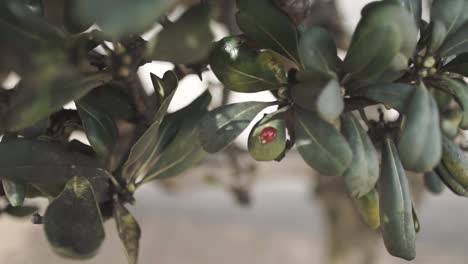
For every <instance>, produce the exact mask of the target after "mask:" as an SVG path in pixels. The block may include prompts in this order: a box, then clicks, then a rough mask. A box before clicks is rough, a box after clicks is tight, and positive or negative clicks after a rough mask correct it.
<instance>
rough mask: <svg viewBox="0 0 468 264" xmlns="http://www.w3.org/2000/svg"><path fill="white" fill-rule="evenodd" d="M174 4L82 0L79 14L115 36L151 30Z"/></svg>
mask: <svg viewBox="0 0 468 264" xmlns="http://www.w3.org/2000/svg"><path fill="white" fill-rule="evenodd" d="M173 4H174V1H172V0H134V1H113V0H99V1H96V0H82V1H79V4H78V5H77V9H78V10H77V13H78V14H79V16H80V19H81V20H82V21H84V22H95V23H97V24H98V25H99V27H100V28H101V29H102V30H103V31H104V32H106V34H109V35H111V36H113V37H115V38H118V37H124V36H125V35H128V34H132V33H133V34H138V33H142V32H144V31H145V30H148V29H150V27H151V26H152V25H154V24H155V23H156V22H157V20H158V18H159V17H160V16H161V15H163V14H164V13H165V12H166V11H168V9H169V8H170V7H171V6H172V5H173Z"/></svg>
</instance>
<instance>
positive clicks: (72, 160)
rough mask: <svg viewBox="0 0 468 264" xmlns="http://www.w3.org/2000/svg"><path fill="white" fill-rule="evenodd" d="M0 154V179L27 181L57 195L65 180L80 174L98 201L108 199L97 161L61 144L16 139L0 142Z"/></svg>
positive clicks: (103, 175)
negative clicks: (89, 184) (89, 185)
mask: <svg viewBox="0 0 468 264" xmlns="http://www.w3.org/2000/svg"><path fill="white" fill-rule="evenodd" d="M0 156H1V157H2V159H0V178H2V179H7V180H10V181H18V182H25V183H29V184H31V185H32V186H34V187H35V188H37V189H39V190H40V191H41V192H42V193H43V195H47V196H52V197H55V196H57V195H59V194H60V192H61V191H62V190H63V187H64V186H65V184H66V183H67V181H68V180H69V179H71V178H72V177H74V176H76V175H82V176H84V177H86V178H87V179H88V180H89V181H90V182H91V184H92V185H93V188H94V191H95V193H96V197H97V198H98V200H99V201H104V200H107V199H108V198H109V194H108V190H109V183H108V179H109V178H108V177H109V176H108V173H107V172H106V171H104V170H103V169H101V168H100V165H99V162H98V161H97V160H95V159H93V158H91V157H88V156H86V155H83V154H80V153H76V152H70V151H68V150H67V149H66V147H65V146H63V145H60V144H57V143H49V142H42V141H35V140H26V139H17V140H12V141H9V142H6V143H2V144H0Z"/></svg>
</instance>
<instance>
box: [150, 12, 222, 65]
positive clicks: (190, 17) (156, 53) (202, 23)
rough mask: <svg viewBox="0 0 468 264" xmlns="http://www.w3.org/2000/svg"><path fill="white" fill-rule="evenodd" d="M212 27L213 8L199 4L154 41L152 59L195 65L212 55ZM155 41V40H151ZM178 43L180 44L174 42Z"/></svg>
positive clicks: (164, 30)
mask: <svg viewBox="0 0 468 264" xmlns="http://www.w3.org/2000/svg"><path fill="white" fill-rule="evenodd" d="M213 38H214V36H213V33H212V32H211V29H210V10H209V8H208V6H207V5H197V6H194V7H192V8H190V9H189V10H188V11H187V12H185V13H184V14H183V15H182V16H181V17H180V18H179V19H178V20H177V21H175V22H173V23H168V24H167V25H166V26H165V27H164V29H163V30H162V31H161V33H159V34H158V35H156V36H155V37H154V39H153V40H151V41H150V46H153V47H151V48H150V50H151V53H150V54H149V56H148V57H149V59H151V60H158V61H170V62H173V63H175V64H192V63H196V62H200V61H201V60H203V59H205V58H206V57H208V55H209V52H210V50H211V44H212V41H213ZM151 42H153V43H151ZM174 43H177V45H174Z"/></svg>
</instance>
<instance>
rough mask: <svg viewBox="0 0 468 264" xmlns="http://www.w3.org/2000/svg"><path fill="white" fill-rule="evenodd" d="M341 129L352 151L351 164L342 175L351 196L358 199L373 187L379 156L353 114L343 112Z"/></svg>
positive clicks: (377, 172) (376, 176) (377, 171)
mask: <svg viewBox="0 0 468 264" xmlns="http://www.w3.org/2000/svg"><path fill="white" fill-rule="evenodd" d="M341 130H342V132H343V135H344V137H345V138H346V140H347V141H348V144H349V146H350V147H351V150H352V152H353V160H352V162H351V166H350V167H349V168H348V169H347V170H346V171H345V173H344V175H343V176H344V182H345V186H346V189H347V190H348V193H349V194H350V195H351V196H352V197H355V198H358V199H359V198H362V197H363V196H365V195H366V194H368V193H369V192H371V191H372V190H373V189H374V188H375V184H376V183H377V180H378V178H379V158H378V156H377V151H376V150H375V148H374V145H373V144H372V141H371V139H370V138H369V136H368V135H367V132H366V131H365V130H364V128H363V127H362V125H361V124H360V123H359V120H358V119H356V118H355V117H354V116H353V114H351V113H345V114H343V116H342V118H341Z"/></svg>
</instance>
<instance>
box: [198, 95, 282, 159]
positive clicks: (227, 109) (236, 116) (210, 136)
mask: <svg viewBox="0 0 468 264" xmlns="http://www.w3.org/2000/svg"><path fill="white" fill-rule="evenodd" d="M273 104H274V103H266V102H244V103H236V104H231V105H225V106H221V107H219V108H217V109H215V110H213V111H211V112H209V113H208V114H207V115H205V117H204V118H203V119H202V120H201V121H200V125H199V130H200V135H199V137H200V142H201V145H202V146H203V148H204V149H205V150H206V151H207V152H208V153H215V152H219V151H221V150H222V149H224V148H225V147H227V146H228V145H229V144H231V143H232V142H233V141H234V140H235V139H236V138H237V137H238V136H239V135H240V134H241V133H242V131H244V130H245V129H246V128H247V126H248V125H249V124H250V123H251V122H252V120H253V119H254V118H255V117H256V116H257V114H258V113H260V111H262V110H263V109H265V108H267V107H268V106H271V105H273Z"/></svg>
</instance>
